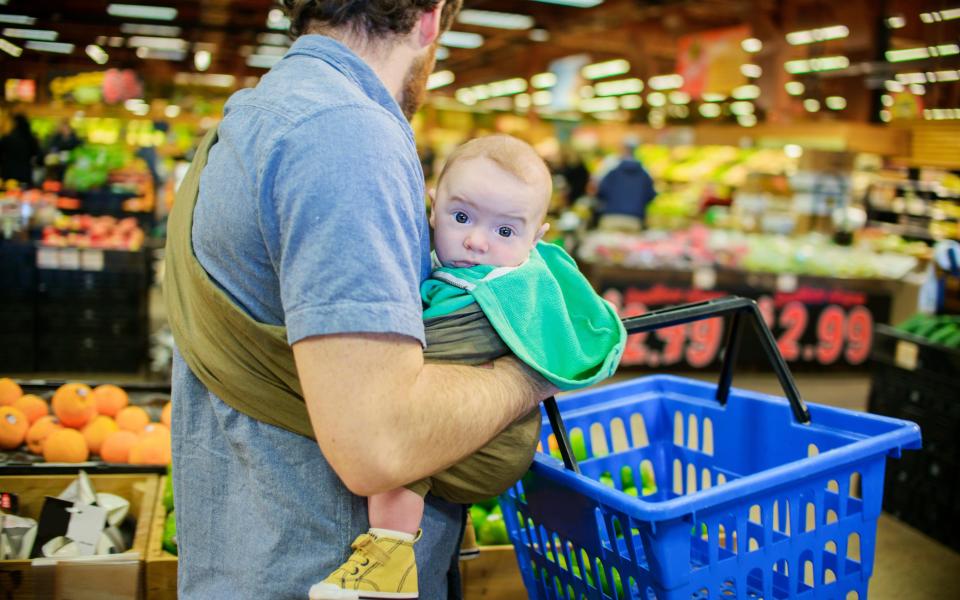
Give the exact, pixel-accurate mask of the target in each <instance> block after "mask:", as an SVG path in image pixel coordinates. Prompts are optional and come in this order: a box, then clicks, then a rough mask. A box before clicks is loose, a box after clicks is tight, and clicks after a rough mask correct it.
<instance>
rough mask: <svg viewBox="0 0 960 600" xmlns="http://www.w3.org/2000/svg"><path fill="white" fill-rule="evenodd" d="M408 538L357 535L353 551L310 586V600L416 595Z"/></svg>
mask: <svg viewBox="0 0 960 600" xmlns="http://www.w3.org/2000/svg"><path fill="white" fill-rule="evenodd" d="M420 533H421V532H417V537H416V538H414V540H413V541H412V542H407V541H403V540H398V539H394V538H390V537H387V536H384V535H376V534H374V533H372V532H370V533H364V534H362V535H360V536H357V539H355V540H354V541H353V543H352V544H351V545H350V547H351V548H353V554H351V555H350V558H348V559H347V562H345V563H343V564H342V565H340V567H339V568H337V569H336V570H335V571H334V572H333V573H331V574H330V575H329V576H328V577H327V578H326V579H324V580H323V581H322V582H320V583H317V584H314V586H313V587H311V588H310V600H365V599H367V598H390V599H391V600H407V599H412V598H419V597H420V591H419V587H418V584H417V562H416V560H415V558H414V555H413V545H414V544H415V543H416V542H417V541H418V540H419V539H420Z"/></svg>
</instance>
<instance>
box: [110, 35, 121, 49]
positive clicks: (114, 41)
mask: <svg viewBox="0 0 960 600" xmlns="http://www.w3.org/2000/svg"><path fill="white" fill-rule="evenodd" d="M107 45H109V46H110V47H111V48H122V47H123V36H120V35H114V36H110V38H109V39H108V40H107Z"/></svg>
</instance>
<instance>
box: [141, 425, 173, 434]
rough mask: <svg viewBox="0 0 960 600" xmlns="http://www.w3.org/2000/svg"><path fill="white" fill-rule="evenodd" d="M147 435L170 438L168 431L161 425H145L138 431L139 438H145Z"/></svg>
mask: <svg viewBox="0 0 960 600" xmlns="http://www.w3.org/2000/svg"><path fill="white" fill-rule="evenodd" d="M148 435H162V436H166V437H170V430H169V429H167V426H166V425H164V424H163V423H147V425H146V426H145V427H144V428H143V429H141V430H140V437H146V436H148Z"/></svg>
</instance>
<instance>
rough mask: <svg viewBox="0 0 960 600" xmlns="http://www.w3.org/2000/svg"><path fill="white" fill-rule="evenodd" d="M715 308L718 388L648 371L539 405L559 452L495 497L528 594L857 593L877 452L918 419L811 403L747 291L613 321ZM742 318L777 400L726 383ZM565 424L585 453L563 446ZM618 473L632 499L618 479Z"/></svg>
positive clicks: (888, 452)
mask: <svg viewBox="0 0 960 600" xmlns="http://www.w3.org/2000/svg"><path fill="white" fill-rule="evenodd" d="M717 316H727V317H728V318H729V320H730V327H729V329H728V331H727V335H726V338H727V345H726V348H727V350H726V351H725V353H724V362H723V367H722V369H721V374H720V381H719V383H718V384H717V385H711V384H707V383H702V382H698V381H693V380H689V379H683V378H679V377H673V376H663V375H661V376H652V377H642V378H638V379H635V380H631V381H627V382H623V383H619V384H614V385H610V386H606V387H602V388H599V389H593V390H588V391H585V392H580V393H576V394H572V395H570V396H566V397H564V398H563V399H562V400H560V401H559V402H556V401H553V400H552V399H550V400H548V401H547V402H545V403H544V409H545V411H546V413H547V417H548V418H547V419H545V423H544V429H543V433H542V440H541V441H542V443H543V447H544V448H547V447H553V444H556V445H557V446H558V447H559V450H560V452H561V455H562V457H563V464H560V463H559V462H558V461H557V460H556V459H554V458H553V457H550V456H548V455H545V454H542V453H538V454H537V455H536V456H535V457H534V463H533V465H532V467H531V469H530V471H528V472H527V474H526V475H525V476H524V477H523V479H522V481H521V482H520V483H518V484H517V485H516V486H515V487H514V488H512V489H511V490H508V491H507V492H506V493H505V494H503V495H502V496H501V497H500V503H501V507H502V508H503V515H504V519H505V521H506V523H507V531H508V534H509V536H510V539H511V541H513V543H514V545H515V547H516V551H517V562H518V565H519V567H520V571H521V573H522V574H523V579H524V583H525V585H526V588H527V591H528V593H529V595H530V597H531V598H535V599H537V600H540V599H547V598H557V597H564V598H578V599H579V598H584V597H585V598H589V599H590V600H603V599H607V598H623V597H631V598H648V599H653V598H657V599H658V600H675V599H683V600H690V599H696V600H705V599H706V598H724V597H730V598H734V597H736V598H751V597H757V598H759V597H762V598H799V597H803V598H823V599H827V598H838V597H839V598H847V599H850V598H854V597H856V598H859V599H865V598H867V586H868V582H869V579H870V576H871V574H872V571H873V553H874V548H875V541H876V528H877V518H878V517H879V514H880V508H881V504H882V497H883V474H884V467H885V464H886V459H887V457H888V456H891V457H899V456H900V452H901V451H902V450H905V449H916V448H918V447H919V446H920V431H919V428H918V427H917V426H916V425H915V424H913V423H910V422H907V421H901V420H897V419H890V418H887V417H881V416H877V415H870V414H865V413H857V412H853V411H848V410H842V409H837V408H832V407H827V406H819V405H809V406H808V405H807V404H806V403H805V402H804V400H803V399H802V398H801V396H800V393H799V391H798V390H797V388H796V384H795V382H794V380H793V378H792V376H791V375H790V371H789V369H788V367H787V365H786V362H785V361H784V360H783V357H782V356H781V355H780V353H779V351H778V350H777V345H776V340H775V338H774V336H773V334H772V333H771V332H770V330H769V329H767V328H766V327H765V326H764V323H763V317H762V315H761V313H760V310H759V308H758V307H757V306H756V304H755V303H754V302H752V301H750V300H747V299H744V298H726V299H721V300H714V301H710V302H703V303H698V304H692V305H686V306H681V307H677V308H673V309H665V310H661V311H655V312H653V313H649V314H647V315H645V316H643V317H637V318H634V319H628V320H627V321H626V322H625V325H626V328H627V331H628V332H630V333H635V334H636V333H643V332H649V331H652V330H656V329H659V328H663V327H671V326H677V325H682V324H686V323H690V322H695V321H698V320H703V319H706V318H714V317H717ZM743 320H749V321H750V322H751V324H752V325H753V326H754V327H753V328H754V329H755V331H756V332H757V334H758V337H759V341H760V346H761V347H762V349H763V351H764V354H766V356H767V358H768V359H769V361H770V363H771V365H772V367H773V370H774V372H775V374H776V375H777V377H778V379H779V381H780V384H781V386H782V388H783V390H784V395H785V396H786V398H787V400H788V401H789V402H784V400H783V398H777V397H773V396H769V395H765V394H759V393H752V392H746V391H742V390H737V389H732V388H731V381H732V378H733V365H734V362H735V360H736V354H737V349H738V348H739V346H740V337H741V327H740V325H741V321H743ZM558 407H559V408H558ZM561 409H562V411H561ZM561 412H562V413H563V416H562V418H561ZM567 427H569V428H570V432H571V434H574V433H576V430H579V432H580V434H582V435H583V437H584V439H585V442H586V446H587V448H586V450H587V457H588V458H587V460H582V461H579V463H578V461H577V460H576V459H575V458H574V454H573V452H572V451H571V447H570V443H569V438H568V436H567V433H566V431H567ZM628 431H629V434H628ZM635 473H636V475H634V474H635ZM604 477H607V478H609V482H610V483H611V484H612V486H611V487H608V486H607V485H605V484H604V483H601V479H602V478H604ZM628 478H629V479H630V482H631V483H633V482H634V481H637V480H640V481H642V483H643V488H644V492H643V495H642V496H640V497H633V496H631V495H628V494H627V493H625V492H624V491H623V490H625V489H626V488H627V486H628V483H627V479H628ZM636 485H637V486H639V485H640V483H637V484H636ZM615 589H616V591H615Z"/></svg>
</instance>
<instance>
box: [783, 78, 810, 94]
mask: <svg viewBox="0 0 960 600" xmlns="http://www.w3.org/2000/svg"><path fill="white" fill-rule="evenodd" d="M783 87H784V88H786V90H787V93H788V94H790V95H791V96H799V95H800V94H802V93H803V92H804V91H805V90H806V89H807V88H806V86H805V85H803V84H802V83H800V82H799V81H788V82H787V83H785V84H784V86H783Z"/></svg>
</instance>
